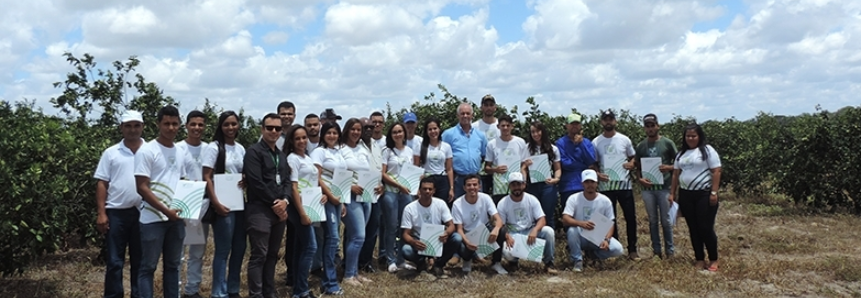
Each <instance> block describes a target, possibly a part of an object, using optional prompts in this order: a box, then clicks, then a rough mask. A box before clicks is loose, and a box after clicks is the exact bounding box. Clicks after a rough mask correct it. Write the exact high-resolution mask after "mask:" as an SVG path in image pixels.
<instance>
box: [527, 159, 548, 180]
mask: <svg viewBox="0 0 861 298" xmlns="http://www.w3.org/2000/svg"><path fill="white" fill-rule="evenodd" d="M529 159H530V160H532V164H531V165H529V182H530V183H538V182H544V181H545V180H547V179H548V178H551V177H552V176H553V175H552V174H551V172H550V162H549V160H548V159H547V154H539V155H534V156H532V157H529Z"/></svg>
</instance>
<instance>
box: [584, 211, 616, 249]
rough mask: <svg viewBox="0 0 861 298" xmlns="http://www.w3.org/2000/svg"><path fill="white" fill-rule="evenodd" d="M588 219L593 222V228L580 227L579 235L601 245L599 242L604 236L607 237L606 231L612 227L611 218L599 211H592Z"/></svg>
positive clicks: (602, 240)
mask: <svg viewBox="0 0 861 298" xmlns="http://www.w3.org/2000/svg"><path fill="white" fill-rule="evenodd" d="M589 221H591V222H592V223H594V224H595V228H594V229H592V230H587V229H583V228H580V236H583V238H586V240H589V242H592V243H594V244H595V245H597V246H601V242H604V238H606V237H607V232H610V228H612V227H613V220H611V219H609V218H607V217H606V216H604V215H603V214H601V213H598V212H593V213H592V218H590V219H589Z"/></svg>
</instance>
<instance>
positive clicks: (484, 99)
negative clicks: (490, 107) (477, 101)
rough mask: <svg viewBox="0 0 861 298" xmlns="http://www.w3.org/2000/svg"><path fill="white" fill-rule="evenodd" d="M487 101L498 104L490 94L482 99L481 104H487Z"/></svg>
mask: <svg viewBox="0 0 861 298" xmlns="http://www.w3.org/2000/svg"><path fill="white" fill-rule="evenodd" d="M487 101H490V102H493V103H496V98H493V95H490V94H488V95H485V96H484V97H482V98H481V103H485V102H487Z"/></svg>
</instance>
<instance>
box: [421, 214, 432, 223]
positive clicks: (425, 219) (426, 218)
mask: <svg viewBox="0 0 861 298" xmlns="http://www.w3.org/2000/svg"><path fill="white" fill-rule="evenodd" d="M422 222H423V223H431V215H430V213H427V212H422Z"/></svg>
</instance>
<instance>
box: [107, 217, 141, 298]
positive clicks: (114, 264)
mask: <svg viewBox="0 0 861 298" xmlns="http://www.w3.org/2000/svg"><path fill="white" fill-rule="evenodd" d="M105 213H106V214H107V216H108V233H107V234H105V250H106V251H107V262H106V263H107V264H106V265H107V266H106V267H107V268H105V296H104V297H105V298H112V297H117V298H122V297H124V293H123V291H124V289H123V266H124V265H125V261H126V247H128V251H129V265H130V267H131V270H130V271H129V274H130V275H131V278H129V280H130V281H131V288H132V293H131V294H132V298H137V297H138V296H139V293H138V268H140V265H141V234H140V222H139V220H140V215H141V213H140V210H138V208H137V207H132V208H128V209H107V210H105Z"/></svg>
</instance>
